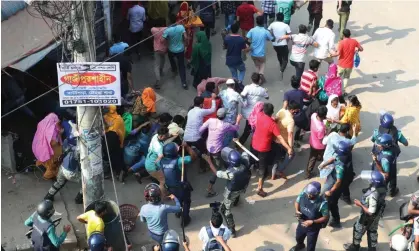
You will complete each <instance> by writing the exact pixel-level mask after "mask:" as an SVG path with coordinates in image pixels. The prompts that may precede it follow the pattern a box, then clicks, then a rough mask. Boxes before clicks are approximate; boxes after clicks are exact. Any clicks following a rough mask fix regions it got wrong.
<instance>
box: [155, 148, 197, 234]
mask: <svg viewBox="0 0 419 251" xmlns="http://www.w3.org/2000/svg"><path fill="white" fill-rule="evenodd" d="M182 146H183V147H184V148H185V150H186V151H187V152H188V154H189V155H190V156H185V157H184V158H183V159H182V157H180V156H179V155H178V150H179V147H178V145H177V144H176V143H173V142H172V143H168V144H166V145H165V146H164V147H163V158H162V159H161V160H160V163H159V165H160V168H161V169H162V171H163V174H164V178H165V183H166V188H167V190H168V191H169V192H170V193H171V194H173V195H174V196H176V198H178V199H179V201H180V203H181V205H182V214H183V217H182V220H183V224H184V226H187V225H188V224H189V223H190V222H191V217H190V216H189V211H190V208H191V192H192V190H193V189H192V186H191V185H190V183H189V182H188V179H187V175H186V170H185V171H184V177H183V181H182V177H181V176H182V162H183V163H184V164H189V163H191V162H192V161H193V160H195V159H196V153H195V152H194V150H192V148H191V147H189V146H188V145H187V144H183V145H182Z"/></svg>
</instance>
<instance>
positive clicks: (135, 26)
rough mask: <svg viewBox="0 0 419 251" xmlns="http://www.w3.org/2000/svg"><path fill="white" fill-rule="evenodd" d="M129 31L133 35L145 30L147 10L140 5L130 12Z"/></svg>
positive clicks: (128, 17)
mask: <svg viewBox="0 0 419 251" xmlns="http://www.w3.org/2000/svg"><path fill="white" fill-rule="evenodd" d="M127 19H128V20H129V30H130V31H131V32H133V33H136V32H140V31H141V30H142V29H143V28H144V21H145V9H144V8H143V7H141V6H139V5H138V4H136V5H134V6H133V7H131V8H130V9H129V10H128V16H127Z"/></svg>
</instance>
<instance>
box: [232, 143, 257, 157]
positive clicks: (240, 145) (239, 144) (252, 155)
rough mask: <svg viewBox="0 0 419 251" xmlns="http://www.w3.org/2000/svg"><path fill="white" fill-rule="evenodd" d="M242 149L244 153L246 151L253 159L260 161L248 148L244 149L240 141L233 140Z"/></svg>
mask: <svg viewBox="0 0 419 251" xmlns="http://www.w3.org/2000/svg"><path fill="white" fill-rule="evenodd" d="M233 141H234V142H235V143H236V144H237V145H238V146H239V147H240V148H241V149H243V151H245V152H246V153H247V154H249V155H250V156H251V157H252V158H253V159H255V160H256V161H259V158H258V157H256V156H255V155H254V154H253V153H252V152H250V151H249V150H247V148H246V147H244V146H243V145H242V143H240V141H238V140H233Z"/></svg>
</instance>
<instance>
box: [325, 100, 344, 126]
mask: <svg viewBox="0 0 419 251" xmlns="http://www.w3.org/2000/svg"><path fill="white" fill-rule="evenodd" d="M335 98H338V95H336V94H332V95H330V96H329V100H328V101H327V106H326V107H327V116H326V117H327V118H330V119H334V120H339V115H340V107H341V104H339V101H338V106H336V108H335V107H333V106H332V100H334V99H335Z"/></svg>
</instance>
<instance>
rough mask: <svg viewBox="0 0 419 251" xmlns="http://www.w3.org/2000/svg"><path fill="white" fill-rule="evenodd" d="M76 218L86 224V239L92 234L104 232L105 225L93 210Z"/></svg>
mask: <svg viewBox="0 0 419 251" xmlns="http://www.w3.org/2000/svg"><path fill="white" fill-rule="evenodd" d="M78 218H79V219H82V220H84V221H86V222H87V238H89V236H90V235H91V234H92V233H94V232H100V233H103V232H104V231H105V223H104V222H103V220H102V218H100V217H99V216H97V215H96V212H95V211H94V210H90V211H87V212H86V213H84V214H82V215H80V216H79V217H78Z"/></svg>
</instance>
